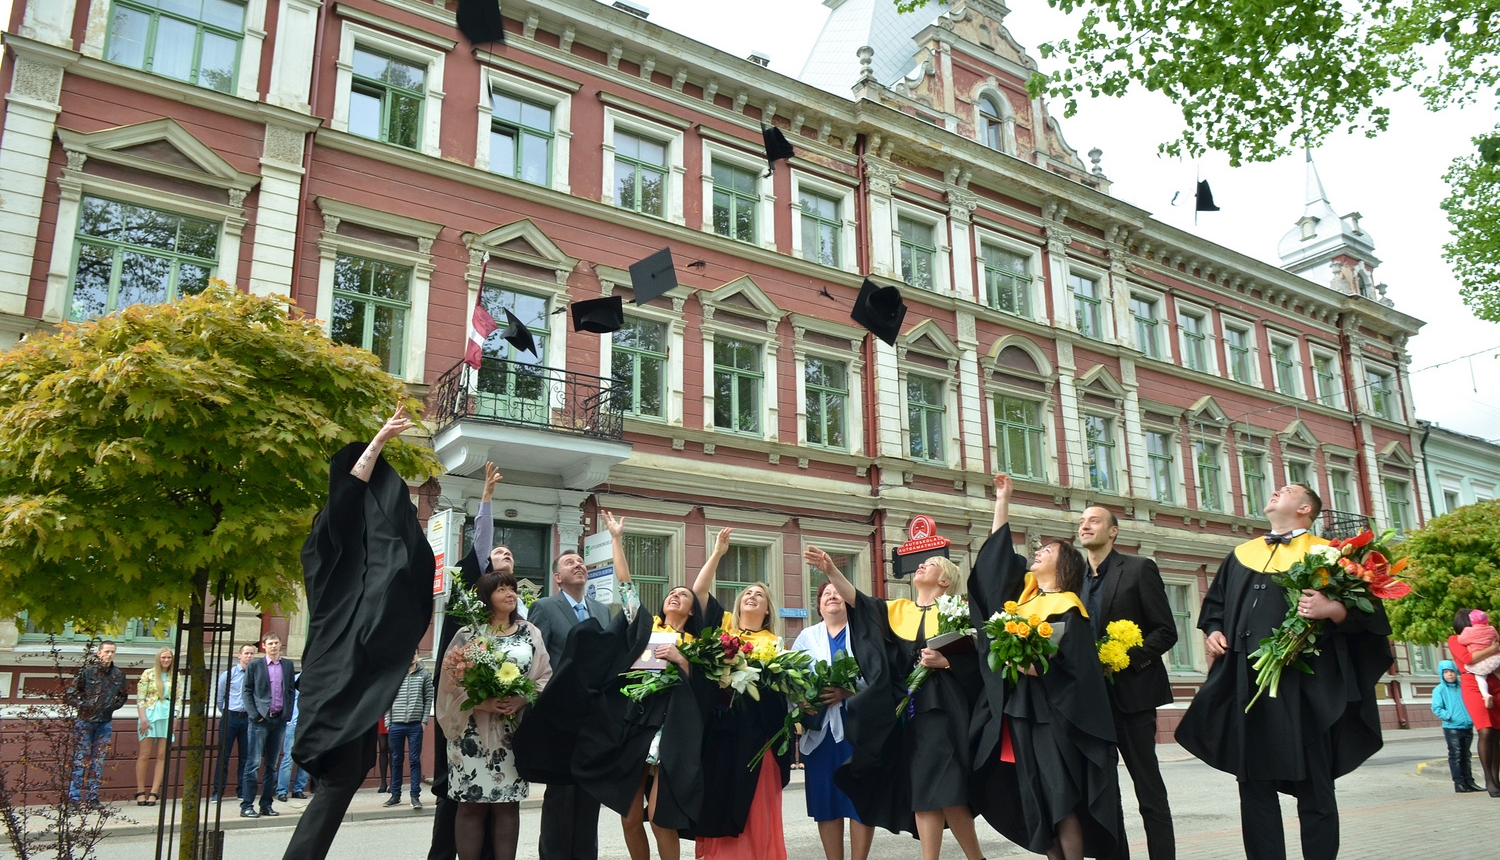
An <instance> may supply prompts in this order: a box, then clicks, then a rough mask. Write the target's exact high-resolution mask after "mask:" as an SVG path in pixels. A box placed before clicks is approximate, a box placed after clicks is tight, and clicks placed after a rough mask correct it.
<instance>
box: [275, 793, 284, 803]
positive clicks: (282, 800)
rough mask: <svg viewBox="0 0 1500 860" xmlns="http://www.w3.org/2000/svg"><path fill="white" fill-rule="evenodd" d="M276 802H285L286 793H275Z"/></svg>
mask: <svg viewBox="0 0 1500 860" xmlns="http://www.w3.org/2000/svg"><path fill="white" fill-rule="evenodd" d="M276 802H277V803H286V795H284V794H278V795H276Z"/></svg>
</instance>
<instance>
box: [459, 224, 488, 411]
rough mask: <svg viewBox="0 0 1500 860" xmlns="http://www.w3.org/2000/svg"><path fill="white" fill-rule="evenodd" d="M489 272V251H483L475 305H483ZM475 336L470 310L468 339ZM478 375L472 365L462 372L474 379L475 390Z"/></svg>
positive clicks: (480, 359) (471, 311) (481, 363)
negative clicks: (485, 284) (486, 278)
mask: <svg viewBox="0 0 1500 860" xmlns="http://www.w3.org/2000/svg"><path fill="white" fill-rule="evenodd" d="M489 270H490V252H489V251H485V252H484V256H483V257H481V258H480V263H479V292H478V293H477V294H475V296H474V304H475V305H482V304H484V279H485V277H486V276H487V275H488V274H489ZM475 334H476V332H475V329H474V311H473V309H472V308H471V309H470V310H469V337H473V336H474V335H475ZM479 364H480V366H481V367H482V366H483V365H484V345H483V344H480V349H479ZM478 374H479V368H476V367H473V366H472V365H471V366H470V367H469V369H468V370H466V371H464V375H465V376H466V377H468V376H470V375H472V376H473V377H474V379H473V383H474V387H476V388H477V387H478V383H479V379H478ZM464 387H465V388H468V387H469V385H468V384H467V383H466V384H465V385H464Z"/></svg>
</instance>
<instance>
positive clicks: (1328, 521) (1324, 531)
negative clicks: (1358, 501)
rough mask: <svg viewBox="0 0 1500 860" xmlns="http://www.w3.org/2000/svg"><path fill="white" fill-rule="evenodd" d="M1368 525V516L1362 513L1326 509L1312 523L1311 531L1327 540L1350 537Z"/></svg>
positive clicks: (1368, 526)
mask: <svg viewBox="0 0 1500 860" xmlns="http://www.w3.org/2000/svg"><path fill="white" fill-rule="evenodd" d="M1370 527H1371V526H1370V518H1369V517H1367V516H1365V515H1364V514H1356V513H1352V512H1350V511H1335V510H1327V509H1325V510H1324V511H1323V512H1322V513H1321V514H1319V515H1318V519H1317V521H1316V522H1314V523H1313V531H1314V532H1316V533H1317V535H1318V536H1319V537H1321V538H1325V539H1327V540H1337V539H1340V538H1352V537H1354V536H1355V535H1357V534H1359V533H1360V532H1362V531H1364V530H1366V529H1368V528H1370Z"/></svg>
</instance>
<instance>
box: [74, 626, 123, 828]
mask: <svg viewBox="0 0 1500 860" xmlns="http://www.w3.org/2000/svg"><path fill="white" fill-rule="evenodd" d="M125 698H126V692H125V673H124V672H121V671H120V667H119V666H116V665H115V643H113V642H109V641H104V642H101V643H99V648H98V649H97V650H95V651H94V660H93V661H90V662H88V663H85V664H84V667H83V668H82V669H79V670H78V674H77V676H75V677H74V678H73V686H72V687H70V688H68V695H67V700H68V702H69V704H72V705H74V706H75V707H77V708H78V719H77V721H75V722H74V723H73V743H74V747H73V779H72V781H71V782H70V783H69V784H68V799H69V800H71V801H72V802H73V803H75V804H81V803H87V804H88V805H89V806H90V807H92V808H97V807H98V806H99V780H100V779H101V778H102V777H103V776H104V754H105V753H106V752H108V751H109V739H110V736H111V735H112V734H113V733H114V729H113V723H112V722H111V721H112V720H114V718H115V710H116V709H117V708H119V707H120V706H121V705H123V704H125Z"/></svg>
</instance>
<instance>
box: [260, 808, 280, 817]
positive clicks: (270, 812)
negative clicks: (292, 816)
mask: <svg viewBox="0 0 1500 860" xmlns="http://www.w3.org/2000/svg"><path fill="white" fill-rule="evenodd" d="M260 814H261V815H269V816H271V817H273V818H274V817H276V816H278V815H280V814H281V813H279V812H277V811H276V810H274V809H272V808H271V807H269V806H266V807H262V808H261V810H260Z"/></svg>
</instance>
